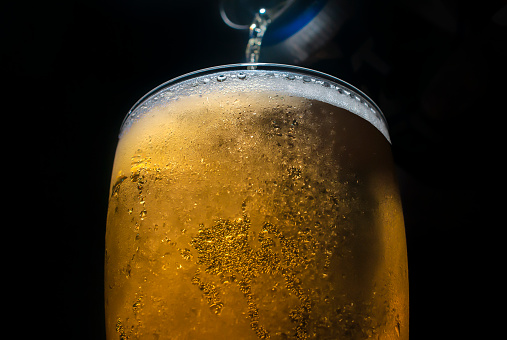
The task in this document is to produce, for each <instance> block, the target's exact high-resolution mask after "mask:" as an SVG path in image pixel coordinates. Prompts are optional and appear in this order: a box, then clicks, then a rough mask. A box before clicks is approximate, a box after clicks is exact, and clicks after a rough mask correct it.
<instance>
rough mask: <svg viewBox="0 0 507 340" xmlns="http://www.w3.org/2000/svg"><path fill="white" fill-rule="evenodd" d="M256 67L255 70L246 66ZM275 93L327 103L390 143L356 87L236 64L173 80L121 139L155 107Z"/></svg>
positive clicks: (134, 113) (141, 108)
mask: <svg viewBox="0 0 507 340" xmlns="http://www.w3.org/2000/svg"><path fill="white" fill-rule="evenodd" d="M252 65H256V67H257V68H256V69H255V70H249V69H248V68H247V67H248V66H252ZM217 92H219V93H230V94H234V93H239V92H250V93H253V92H271V93H273V92H275V93H280V94H285V95H288V96H297V97H303V98H307V99H312V100H318V101H321V102H324V103H328V104H331V105H334V106H337V107H340V108H343V109H345V110H347V111H349V112H352V113H354V114H356V115H357V116H359V117H361V118H363V119H365V120H366V121H368V122H369V123H371V124H372V125H373V126H375V127H376V128H377V130H379V131H380V132H381V133H382V134H383V135H384V137H385V138H386V139H387V140H388V141H389V143H390V142H391V140H390V137H389V133H388V128H387V122H386V119H385V117H384V115H383V113H382V111H381V110H380V109H379V108H378V106H377V105H376V104H375V103H374V102H373V101H372V100H371V99H370V98H368V96H366V95H365V94H364V93H362V92H361V91H360V90H358V89H356V88H355V87H354V86H352V85H350V84H348V83H346V82H344V81H343V80H340V79H338V78H335V77H333V76H330V75H328V74H325V73H321V72H318V71H314V70H310V69H306V68H302V67H297V66H290V65H280V64H261V63H259V64H234V65H224V66H217V67H212V68H208V69H204V70H199V71H195V72H192V73H187V74H185V75H183V76H180V77H177V78H174V79H172V80H170V81H168V82H166V83H164V84H162V85H160V86H158V87H156V88H155V89H153V90H151V91H150V92H149V93H147V94H146V95H145V96H143V97H142V98H141V99H140V100H139V101H138V102H137V103H136V104H135V105H134V106H133V107H132V108H131V109H130V111H129V113H128V114H127V116H126V117H125V119H124V121H123V123H122V127H121V130H120V137H121V136H122V135H123V134H124V133H125V132H126V131H128V130H129V128H130V126H131V125H132V124H133V123H134V122H135V121H137V120H138V119H140V118H142V117H143V115H144V114H145V113H146V112H148V111H150V110H151V109H152V108H153V107H156V106H160V105H167V104H168V103H171V102H173V101H176V100H178V99H180V98H184V97H191V96H203V95H212V94H213V93H217Z"/></svg>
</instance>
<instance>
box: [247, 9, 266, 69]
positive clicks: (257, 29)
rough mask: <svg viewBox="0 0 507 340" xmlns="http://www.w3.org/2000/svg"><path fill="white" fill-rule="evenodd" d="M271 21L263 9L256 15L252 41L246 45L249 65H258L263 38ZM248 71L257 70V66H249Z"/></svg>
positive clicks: (251, 29) (251, 31) (252, 27)
mask: <svg viewBox="0 0 507 340" xmlns="http://www.w3.org/2000/svg"><path fill="white" fill-rule="evenodd" d="M270 22H271V19H270V18H269V16H268V14H267V12H266V9H264V8H261V9H260V10H259V12H258V13H256V14H255V18H254V21H253V22H252V24H251V25H250V39H249V40H248V44H247V45H246V51H245V53H246V61H247V62H248V63H257V62H258V61H259V56H260V52H261V45H262V37H264V33H265V32H266V29H267V28H268V25H269V24H270ZM248 69H250V70H255V69H256V67H255V66H253V65H252V66H249V67H248Z"/></svg>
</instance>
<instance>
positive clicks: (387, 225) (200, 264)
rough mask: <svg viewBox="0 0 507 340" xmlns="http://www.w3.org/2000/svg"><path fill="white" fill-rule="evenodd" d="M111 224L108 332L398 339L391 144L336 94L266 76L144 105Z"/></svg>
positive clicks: (122, 156) (399, 275) (117, 168)
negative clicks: (257, 82)
mask: <svg viewBox="0 0 507 340" xmlns="http://www.w3.org/2000/svg"><path fill="white" fill-rule="evenodd" d="M107 223H108V224H107V232H106V255H105V267H106V269H105V270H106V273H105V275H106V279H105V296H106V328H107V337H108V339H268V338H269V339H368V338H373V339H408V279H407V260H406V249H405V235H404V227H403V216H402V210H401V205H400V200H399V197H398V192H397V188H396V184H395V179H394V174H393V164H392V159H391V154H390V145H389V143H388V142H387V140H386V138H385V137H384V136H383V135H382V133H380V132H379V131H378V130H377V129H376V128H375V127H374V126H373V125H372V124H371V123H370V122H368V121H366V120H364V119H362V118H360V117H358V116H357V115H354V114H351V113H350V112H348V111H346V110H344V109H342V108H337V107H335V106H333V105H330V104H328V103H324V102H321V101H317V100H309V99H304V98H300V97H297V96H290V95H284V94H280V93H279V92H266V91H264V92H254V93H250V92H241V93H233V94H231V93H227V92H225V91H223V92H219V93H216V92H215V93H212V94H209V93H200V94H199V93H198V92H197V93H195V94H194V95H192V96H190V97H188V98H181V99H178V100H175V101H172V102H171V103H169V104H163V105H153V106H151V107H148V108H147V109H145V111H144V112H143V115H142V117H140V118H138V119H136V120H135V121H133V122H131V123H130V124H129V125H128V129H126V130H125V131H124V132H123V135H122V137H121V139H120V141H119V145H118V148H117V153H116V158H115V163H114V169H113V176H112V181H111V191H110V202H109V211H108V222H107Z"/></svg>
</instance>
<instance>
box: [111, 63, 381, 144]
mask: <svg viewBox="0 0 507 340" xmlns="http://www.w3.org/2000/svg"><path fill="white" fill-rule="evenodd" d="M252 66H254V68H252ZM230 71H248V72H251V71H254V72H255V71H280V72H283V71H286V72H294V73H298V74H300V75H302V76H311V77H315V78H319V80H321V81H325V82H332V83H335V84H336V85H338V91H340V87H343V88H346V89H347V90H349V91H351V93H348V95H350V96H351V97H352V98H355V99H357V100H360V101H364V102H366V103H367V105H369V106H370V109H371V110H372V111H373V112H374V113H375V115H376V116H377V118H379V119H380V120H381V123H382V124H384V125H385V128H386V133H384V132H382V131H380V132H381V133H382V134H384V136H385V137H386V139H387V141H388V142H389V143H391V140H390V136H389V126H388V124H387V119H386V117H385V115H384V113H383V112H382V110H381V109H380V108H379V107H378V105H377V104H376V103H375V102H374V101H373V100H372V99H371V98H370V97H369V96H368V95H366V94H365V93H364V92H363V91H361V90H359V89H358V88H357V87H355V86H354V85H352V84H350V83H348V82H346V81H344V80H342V79H340V78H337V77H335V76H332V75H330V74H327V73H324V72H321V71H316V70H313V69H310V68H306V67H301V66H294V65H287V64H277V63H238V64H225V65H218V66H212V67H208V68H204V69H199V70H196V71H192V72H188V73H185V74H183V75H180V76H177V77H175V78H172V79H170V80H168V81H166V82H164V83H162V84H160V85H158V86H156V87H154V88H153V89H152V90H150V91H148V92H147V93H146V94H145V95H143V96H142V97H141V98H140V99H139V100H138V101H137V102H136V103H135V104H134V105H133V106H132V107H131V108H130V110H129V111H128V113H127V115H126V116H125V118H124V119H123V121H122V124H121V128H120V136H121V134H122V131H123V130H124V128H125V126H126V125H127V123H128V121H129V120H130V118H131V117H132V116H133V112H134V111H135V110H136V109H137V108H139V107H140V106H141V105H142V104H143V103H144V102H146V101H147V100H149V99H150V98H151V97H153V96H155V95H156V94H158V93H159V92H160V91H162V90H164V89H167V88H170V87H172V86H174V85H177V84H179V83H182V82H184V81H187V80H191V79H194V78H197V77H202V76H206V75H210V74H219V73H220V72H230ZM353 114H356V113H353ZM356 115H357V114H356ZM362 118H363V119H365V118H364V117H362ZM376 128H377V130H379V128H378V127H376Z"/></svg>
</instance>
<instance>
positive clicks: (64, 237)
mask: <svg viewBox="0 0 507 340" xmlns="http://www.w3.org/2000/svg"><path fill="white" fill-rule="evenodd" d="M353 7H354V8H355V12H354V14H353V15H352V16H350V17H349V18H348V19H347V21H346V22H345V23H344V25H343V26H342V28H341V29H340V31H339V32H338V34H337V36H336V37H335V38H334V40H333V44H334V48H335V52H336V51H338V52H336V53H335V54H334V55H332V57H330V56H329V55H327V57H326V54H325V53H323V54H322V53H321V57H315V58H313V59H312V60H311V61H308V62H306V63H304V64H303V65H304V66H307V67H311V68H314V69H317V70H320V71H323V72H326V73H329V74H333V75H335V76H337V77H339V78H342V79H344V80H345V81H347V82H350V83H352V84H354V85H356V86H357V87H359V88H360V89H362V90H363V91H365V92H366V93H367V94H368V95H369V96H370V97H372V99H373V100H374V101H376V102H377V103H378V104H379V106H380V107H381V108H383V111H384V113H385V114H386V116H387V119H388V122H389V125H390V128H391V135H392V140H393V153H394V157H395V160H396V163H397V168H398V175H399V181H400V187H401V192H402V198H403V204H404V211H405V222H406V231H407V241H408V252H409V276H410V289H411V296H410V299H411V301H410V313H411V314H410V318H411V321H410V323H411V324H410V327H411V339H429V338H431V339H454V338H459V337H464V336H465V335H469V336H472V337H474V334H475V333H477V334H482V336H481V338H488V336H487V335H486V334H487V332H488V331H491V330H492V329H495V328H496V327H495V326H492V325H491V321H488V320H489V315H488V304H489V303H490V298H488V297H487V294H486V293H485V292H484V288H485V287H486V285H484V284H483V283H484V282H486V284H488V282H490V281H492V280H493V277H495V276H494V274H492V273H491V272H490V270H489V269H488V266H487V263H488V262H489V261H490V259H491V258H495V257H490V256H489V255H488V254H489V250H488V249H489V248H490V247H489V246H488V245H489V243H490V240H491V239H494V238H495V236H494V235H498V237H503V236H500V235H501V234H498V232H499V230H501V228H500V229H495V228H498V227H499V226H501V223H499V222H494V221H493V220H492V219H491V218H489V219H488V216H491V212H492V211H494V210H496V209H497V206H495V205H494V204H493V202H495V201H496V200H497V198H496V196H495V193H497V194H498V193H499V190H501V183H502V182H503V181H500V180H499V178H500V177H499V171H498V170H497V169H499V168H501V164H500V162H501V161H503V158H504V157H503V154H504V152H503V153H502V152H501V151H499V145H500V142H501V140H502V138H501V137H502V136H501V135H498V133H499V130H500V129H496V128H495V126H499V125H500V124H501V123H500V122H501V119H500V118H501V117H502V116H503V115H504V114H505V113H507V112H506V111H507V110H506V108H505V94H504V93H505V92H506V91H505V90H506V89H507V87H506V85H505V79H506V78H505V65H504V64H505V60H507V38H506V37H507V26H506V24H507V23H506V14H505V11H506V7H505V2H502V1H489V2H484V1H483V2H481V3H480V4H478V3H477V2H469V1H461V2H460V1H451V0H433V1H402V0H388V1H382V2H379V1H368V0H362V1H356V2H355V3H354V6H353ZM502 11H503V12H502ZM502 13H503V14H502ZM0 15H1V17H0V19H1V22H0V25H1V27H0V29H1V72H2V74H1V77H2V81H3V82H4V84H5V85H6V86H7V89H4V91H3V96H4V99H3V101H2V102H3V106H2V108H3V110H2V111H3V113H4V124H2V126H3V141H4V143H3V146H4V148H3V153H2V156H3V157H2V158H3V164H2V167H3V174H4V175H3V184H4V185H3V188H4V195H5V199H6V201H5V202H6V203H4V211H5V215H4V220H5V221H6V222H5V223H6V224H5V229H9V231H8V232H6V233H5V234H4V235H5V237H4V241H6V242H4V251H6V249H8V248H9V247H10V246H12V247H14V249H16V253H15V254H16V256H12V254H11V257H9V260H6V262H9V263H14V266H13V268H12V271H10V269H9V273H10V274H9V275H8V277H7V278H4V280H6V281H7V282H8V283H9V286H10V288H12V292H16V293H12V294H7V295H13V296H12V297H15V298H16V300H15V301H14V302H12V304H14V305H16V306H17V307H16V309H15V310H16V311H17V313H14V314H15V315H16V318H17V319H19V320H21V321H22V322H23V325H24V327H21V328H20V333H19V337H21V338H28V337H33V336H34V335H39V336H49V337H50V338H58V339H105V334H104V322H103V319H104V310H103V253H104V233H105V221H106V212H107V200H108V190H109V180H110V172H111V168H112V164H113V158H114V152H115V146H116V142H117V133H118V130H119V127H120V125H121V122H122V120H123V118H124V116H125V114H126V112H127V111H128V109H129V108H130V107H131V106H132V105H133V104H134V103H135V102H136V101H137V99H138V98H139V97H141V96H142V95H143V94H145V93H146V92H147V91H149V90H150V89H152V88H153V87H155V86H157V85H158V84H160V83H162V82H164V81H166V80H168V79H171V78H173V77H176V76H178V75H181V74H184V73H187V72H190V71H193V70H197V69H201V68H205V67H210V66H214V65H222V64H228V63H236V62H242V61H243V54H244V46H245V44H246V41H247V39H248V37H247V33H246V32H244V31H237V30H233V29H231V28H229V27H227V26H226V25H225V24H224V23H223V21H222V19H221V18H220V15H219V12H218V1H192V0H188V1H168V0H167V1H161V0H143V1H133V0H128V1H119V0H105V1H94V0H87V1H79V0H72V1H57V2H33V1H29V2H20V1H18V2H9V3H5V2H4V3H2V5H1V14H0ZM322 56H324V57H322ZM265 61H276V60H265ZM12 185H13V186H14V188H13V189H12V190H11V186H12ZM499 204H501V202H499ZM14 207H19V208H21V209H14ZM8 221H12V222H8ZM11 230H14V231H13V232H12V231H11ZM10 233H13V234H12V235H11V234H10ZM7 235H9V236H7ZM10 259H14V260H10ZM9 268H10V267H9ZM4 305H5V303H4ZM491 312H493V311H492V310H491ZM27 321H28V322H27Z"/></svg>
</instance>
